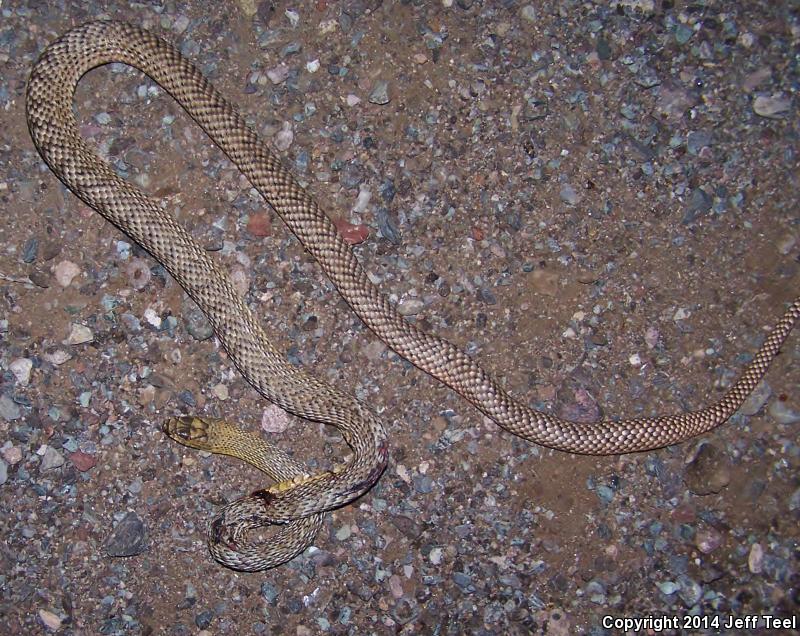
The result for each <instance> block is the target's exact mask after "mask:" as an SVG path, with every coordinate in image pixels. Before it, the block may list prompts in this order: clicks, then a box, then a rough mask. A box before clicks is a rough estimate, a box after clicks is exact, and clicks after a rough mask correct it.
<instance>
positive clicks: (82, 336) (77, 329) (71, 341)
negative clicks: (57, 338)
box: [61, 322, 94, 345]
mask: <svg viewBox="0 0 800 636" xmlns="http://www.w3.org/2000/svg"><path fill="white" fill-rule="evenodd" d="M92 340H94V334H93V333H92V330H91V329H89V327H86V326H84V325H79V324H78V323H76V322H73V323H72V326H71V327H70V332H69V336H67V339H66V340H64V341H63V342H62V343H61V344H66V345H79V344H84V343H86V342H91V341H92Z"/></svg>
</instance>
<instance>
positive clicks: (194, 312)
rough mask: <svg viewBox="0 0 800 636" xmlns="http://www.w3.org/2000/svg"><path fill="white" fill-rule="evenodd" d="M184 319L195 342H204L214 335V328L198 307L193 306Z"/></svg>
mask: <svg viewBox="0 0 800 636" xmlns="http://www.w3.org/2000/svg"><path fill="white" fill-rule="evenodd" d="M183 319H184V320H185V321H186V331H188V332H189V335H190V336H192V338H194V339H195V340H199V341H201V342H202V341H203V340H208V339H209V338H210V337H211V336H213V335H214V328H213V327H212V326H211V323H210V322H209V321H208V318H206V316H205V314H204V313H203V312H202V311H200V309H199V308H198V307H197V306H193V307H192V308H191V309H190V310H189V311H188V312H185V313H184V316H183Z"/></svg>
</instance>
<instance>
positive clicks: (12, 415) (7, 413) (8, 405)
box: [0, 395, 22, 422]
mask: <svg viewBox="0 0 800 636" xmlns="http://www.w3.org/2000/svg"><path fill="white" fill-rule="evenodd" d="M0 417H2V418H3V419H4V420H5V421H6V422H12V421H14V420H18V419H19V418H20V417H22V413H21V411H20V409H19V406H18V405H17V403H16V402H14V400H12V399H11V398H10V397H8V396H7V395H2V396H0Z"/></svg>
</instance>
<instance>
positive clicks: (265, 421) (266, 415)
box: [261, 404, 289, 433]
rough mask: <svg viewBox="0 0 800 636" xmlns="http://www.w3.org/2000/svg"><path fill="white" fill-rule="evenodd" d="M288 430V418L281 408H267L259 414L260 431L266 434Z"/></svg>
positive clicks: (273, 406)
mask: <svg viewBox="0 0 800 636" xmlns="http://www.w3.org/2000/svg"><path fill="white" fill-rule="evenodd" d="M287 428H289V416H288V415H286V411H284V410H283V409H282V408H281V407H279V406H275V405H274V404H273V405H272V406H268V407H267V408H265V409H264V412H263V413H262V414H261V430H263V431H264V432H266V433H283V432H284V431H285V430H286V429H287Z"/></svg>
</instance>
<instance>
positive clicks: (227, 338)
mask: <svg viewBox="0 0 800 636" xmlns="http://www.w3.org/2000/svg"><path fill="white" fill-rule="evenodd" d="M110 62H121V63H125V64H129V65H131V66H133V67H136V68H138V69H139V70H141V71H143V72H144V73H146V74H147V75H149V76H150V77H151V78H152V79H153V80H154V81H156V82H157V83H158V84H159V85H161V86H162V87H163V88H164V89H165V90H166V91H167V92H169V93H170V94H171V95H172V96H173V97H174V98H175V100H176V101H177V102H178V103H179V104H180V105H181V106H182V107H183V108H184V109H185V110H186V111H187V112H188V113H189V115H190V116H191V117H192V118H193V119H194V120H195V121H197V123H198V124H199V125H200V126H201V127H202V128H203V129H204V130H205V131H206V132H207V133H208V135H209V136H210V137H211V139H213V140H214V142H215V143H216V144H217V145H218V146H219V147H220V148H221V149H222V150H223V151H224V152H225V153H226V154H227V155H228V157H230V159H231V160H232V161H233V162H234V163H235V164H236V165H237V166H238V167H239V169H240V170H241V171H242V172H243V173H244V174H245V175H246V176H247V178H248V179H249V180H250V182H251V183H252V184H253V186H254V187H256V188H257V189H258V191H259V192H260V193H261V194H262V195H263V196H264V198H265V199H266V200H267V201H268V202H269V203H270V204H271V205H272V207H273V208H274V209H275V210H276V211H277V212H278V214H280V216H281V217H282V218H283V220H284V221H285V222H286V224H287V225H288V226H289V227H290V228H291V230H292V231H293V232H294V233H295V234H296V235H297V237H298V238H299V239H300V240H301V241H302V243H303V245H304V246H305V247H306V248H307V249H308V250H309V251H310V252H311V253H312V254H313V255H314V256H315V257H316V259H317V260H318V261H319V263H320V265H321V266H322V267H323V269H324V270H325V272H326V274H327V275H328V276H329V277H330V279H331V280H332V281H333V282H334V284H335V285H336V287H337V288H338V289H339V291H340V293H341V294H342V296H343V297H344V298H345V300H346V301H347V302H348V303H349V304H350V306H351V307H352V308H353V310H354V311H355V312H356V313H357V314H358V315H359V316H360V317H361V319H362V320H363V321H364V322H365V323H366V324H367V325H368V326H369V327H370V328H371V329H372V330H373V331H374V332H375V333H376V334H377V335H378V337H379V338H380V339H381V340H383V341H384V342H385V343H386V344H387V345H389V346H390V347H391V348H392V349H394V350H395V351H396V352H397V353H399V354H400V355H401V356H403V357H405V358H406V359H408V360H409V361H411V362H412V363H413V364H415V365H416V366H417V367H419V368H420V369H423V370H424V371H426V372H427V373H429V374H431V375H432V376H434V377H435V378H437V379H438V380H440V381H441V382H443V383H444V384H446V385H448V386H449V387H451V388H452V389H454V390H455V391H457V392H458V393H459V394H461V395H462V396H463V397H464V398H465V399H466V400H468V401H469V402H471V403H472V404H473V405H474V406H475V407H476V408H478V409H479V410H480V411H481V412H482V413H484V414H486V415H487V416H488V417H490V418H491V419H492V420H494V421H495V422H497V424H498V425H500V426H502V427H503V428H504V429H506V430H507V431H509V432H511V433H513V434H515V435H518V436H520V437H522V438H524V439H526V440H529V441H531V442H533V443H536V444H541V445H543V446H548V447H550V448H555V449H558V450H562V451H567V452H570V453H586V454H616V453H629V452H633V451H644V450H648V449H654V448H658V447H661V446H667V445H670V444H675V443H676V442H680V441H682V440H685V439H687V438H689V437H693V436H695V435H698V434H701V433H704V432H706V431H708V430H710V429H712V428H714V427H716V426H718V425H719V424H721V423H722V422H724V421H725V420H727V419H728V418H729V417H730V416H731V415H732V414H733V413H734V412H735V411H736V410H737V408H739V406H740V405H741V404H742V402H743V401H744V399H745V398H746V397H747V396H748V394H749V393H750V392H751V391H752V390H753V388H754V387H755V386H756V384H757V383H758V381H759V379H760V378H761V377H762V375H763V374H764V372H765V371H766V369H767V367H768V365H769V363H770V361H771V360H772V359H773V358H774V356H775V355H776V354H777V353H778V350H779V348H780V346H781V344H782V343H783V341H784V340H785V338H786V337H787V336H788V334H789V333H790V331H791V330H792V327H793V325H794V323H795V321H796V320H797V318H798V316H799V315H800V299H798V300H795V301H794V303H792V304H791V306H790V307H789V309H788V311H787V312H786V313H785V315H784V316H783V318H781V320H780V321H779V322H778V324H777V326H776V327H775V328H774V329H773V330H772V332H771V333H770V334H769V336H768V337H767V339H766V340H765V342H764V344H763V345H762V347H761V349H760V350H759V351H758V353H757V354H756V355H755V357H754V359H753V360H752V362H751V363H750V364H749V365H748V366H747V368H746V369H745V371H744V373H743V374H742V376H741V378H740V379H739V380H738V381H737V382H736V383H735V384H734V385H733V386H732V387H731V388H730V389H729V390H728V391H727V392H726V393H725V394H724V395H723V396H722V398H721V399H720V400H718V401H717V402H716V403H714V404H712V405H710V406H708V407H706V408H704V409H702V410H699V411H696V412H691V413H682V414H679V415H668V416H663V417H649V418H636V419H629V420H621V421H612V420H606V421H604V422H601V423H595V424H584V423H576V422H569V421H564V420H560V419H558V418H555V417H553V416H552V415H549V414H546V413H541V412H538V411H535V410H532V409H530V408H528V407H527V406H525V405H524V404H521V403H519V402H517V401H515V400H514V399H513V398H512V397H510V396H509V395H508V394H507V393H506V392H505V391H504V390H503V389H502V388H501V387H500V386H499V384H497V382H495V380H493V379H492V378H491V377H490V376H489V375H488V374H487V373H486V372H485V371H484V370H483V369H482V368H481V367H480V366H478V364H477V363H476V362H475V361H473V360H472V359H470V358H469V357H468V356H467V355H466V354H464V353H462V352H461V351H460V350H459V349H457V348H456V347H455V346H453V345H452V344H450V343H448V342H446V341H444V340H442V339H441V338H438V337H436V336H432V335H429V334H426V333H424V332H422V331H421V330H420V329H419V328H418V327H416V326H414V325H412V324H410V323H408V322H407V321H406V320H405V319H404V318H402V317H401V316H400V315H399V314H398V312H397V310H396V309H395V308H394V307H393V306H392V305H391V304H390V303H389V302H388V300H387V299H386V297H384V296H383V295H382V294H381V293H380V292H379V291H378V290H377V289H376V288H375V287H374V285H373V284H372V283H370V281H369V279H368V278H367V275H366V273H365V271H364V269H363V268H362V267H361V265H360V264H359V263H358V261H357V260H356V257H355V255H354V253H353V251H352V249H351V248H350V247H349V246H348V245H347V244H346V243H345V241H344V240H343V239H342V238H341V236H340V235H339V234H338V232H337V230H336V229H335V227H334V225H333V223H332V222H331V221H330V220H329V218H328V217H327V216H326V215H325V213H324V212H323V211H322V210H321V209H320V208H319V206H318V205H317V203H316V202H315V201H314V199H313V198H311V196H310V195H309V194H308V193H307V192H306V191H305V190H304V189H303V188H302V187H301V186H300V185H299V184H298V183H297V182H296V181H295V179H294V178H293V177H292V176H291V174H290V173H289V172H288V171H287V170H286V169H285V168H284V167H283V166H282V165H281V162H280V160H279V159H278V158H277V157H276V156H275V154H274V153H273V151H272V150H270V148H269V147H268V146H267V145H266V144H264V143H263V142H262V141H260V140H259V139H258V137H257V136H256V134H255V133H254V132H253V131H252V130H251V129H250V128H249V127H248V126H247V125H246V124H245V122H244V119H243V118H242V117H241V116H240V115H239V114H238V113H237V112H236V111H235V110H234V108H233V107H232V106H231V105H230V104H229V103H228V102H227V101H225V100H224V99H223V97H222V96H221V95H220V94H219V93H218V92H217V91H216V90H215V89H214V88H213V87H212V86H211V85H210V84H209V82H208V81H207V80H206V79H205V78H204V77H203V76H202V75H201V73H200V72H199V71H198V70H197V69H196V68H195V67H194V66H193V65H192V64H191V63H190V62H188V61H187V60H186V59H184V58H183V57H182V56H181V54H180V53H179V52H178V51H177V50H176V49H175V48H173V47H172V46H170V45H169V44H166V43H165V42H163V41H162V40H160V39H158V38H157V37H156V36H154V35H152V34H150V33H148V32H146V31H143V30H141V29H139V28H136V27H133V26H130V25H127V24H124V23H119V22H110V21H99V22H90V23H87V24H84V25H83V26H80V27H78V28H75V29H73V30H71V31H69V32H68V33H66V34H65V35H64V36H62V37H61V38H60V39H59V40H58V41H56V42H54V43H53V44H51V45H50V46H49V47H48V48H47V49H46V50H45V51H44V53H43V54H42V55H41V57H40V58H39V60H38V62H37V63H36V65H35V66H34V68H33V71H32V73H31V78H30V82H29V84H28V91H27V117H28V126H29V128H30V132H31V136H32V137H33V140H34V143H35V144H36V147H37V148H38V150H39V152H40V153H41V155H42V157H43V158H44V160H45V162H46V163H47V165H48V166H50V168H51V169H52V170H53V172H55V173H56V175H58V178H59V179H61V181H63V182H64V183H65V184H66V185H67V187H68V188H69V189H70V190H72V192H74V193H75V194H76V195H77V196H78V197H80V198H81V199H82V200H83V201H85V202H86V203H87V204H88V205H90V206H91V207H92V208H94V209H95V210H97V211H98V212H99V213H100V214H102V215H103V216H104V217H105V218H106V219H107V220H109V221H110V222H111V223H113V224H114V225H116V226H117V227H118V228H120V229H121V230H122V231H123V232H125V233H126V234H127V235H128V236H130V237H131V238H132V239H133V240H134V241H136V242H137V243H138V244H139V245H141V246H142V247H143V248H144V249H146V250H147V251H148V252H149V253H150V254H152V255H153V257H154V258H155V259H156V260H158V261H159V262H160V263H161V264H162V265H163V266H164V267H165V268H166V269H167V270H168V271H169V272H170V274H171V275H172V276H173V277H174V278H175V280H177V281H178V282H179V283H180V284H181V286H182V287H183V288H184V289H185V290H186V293H187V294H188V295H189V296H190V297H191V298H192V299H194V301H195V302H196V303H197V304H198V306H199V307H200V308H201V309H202V310H203V312H204V313H205V315H206V316H207V317H208V319H209V320H210V322H211V324H212V325H213V328H214V332H215V334H216V336H217V338H218V339H219V341H220V343H221V344H222V346H223V347H224V348H225V350H226V351H227V353H228V354H229V356H230V358H231V360H232V361H233V362H234V364H235V365H236V367H237V368H238V369H239V371H241V373H242V374H243V375H244V377H245V378H247V380H248V381H249V382H250V383H251V384H252V385H253V386H254V387H255V388H256V390H257V391H259V392H260V393H261V394H262V395H263V396H264V397H265V398H267V399H268V400H270V401H271V402H274V403H275V404H278V405H279V406H281V407H282V408H284V409H286V410H288V411H290V412H292V413H294V414H296V415H298V416H300V417H303V418H307V419H310V420H315V421H319V422H325V423H327V424H331V425H333V426H336V427H337V428H338V429H339V430H340V431H341V433H342V435H343V437H344V439H345V441H346V442H347V444H348V445H349V446H350V448H351V449H352V451H353V455H352V458H351V459H350V460H349V461H348V462H347V463H346V464H343V465H341V466H338V467H337V468H336V469H335V470H333V471H329V472H323V473H319V474H316V475H313V476H305V474H304V469H303V467H302V466H301V465H300V464H298V463H297V462H296V461H294V460H293V459H292V458H291V457H289V456H288V455H286V453H283V452H282V451H280V450H279V449H276V448H275V447H273V446H272V445H271V444H269V443H268V442H266V441H264V440H260V439H259V438H257V437H256V436H253V435H250V434H247V433H242V432H240V431H239V430H238V429H236V428H235V427H232V426H230V425H227V424H225V423H222V422H217V421H213V420H202V419H193V418H178V419H174V420H170V422H169V423H168V425H167V430H168V432H169V433H170V434H171V435H172V436H173V437H176V438H178V439H180V440H182V441H183V443H185V444H187V445H191V446H196V447H200V448H207V449H212V450H215V451H216V452H224V453H227V454H232V455H236V456H238V457H241V458H242V459H245V460H246V461H250V462H251V463H253V464H255V465H256V466H258V467H259V468H261V469H262V470H264V471H265V472H267V473H268V474H269V475H270V477H272V478H273V479H274V480H276V481H278V482H281V483H280V484H278V485H276V486H273V487H270V488H267V489H264V490H260V491H257V492H256V493H253V494H252V495H250V496H249V497H246V498H244V499H240V500H238V501H235V502H233V503H231V504H229V505H228V506H227V507H226V508H224V509H223V511H222V512H221V514H220V515H219V516H218V517H217V518H216V519H215V520H214V521H213V522H212V524H211V527H210V530H209V545H210V547H211V550H212V552H213V554H214V556H215V557H216V558H217V559H218V560H220V561H221V562H222V563H224V564H226V565H228V566H230V567H234V568H238V569H244V570H257V569H262V568H266V567H272V566H275V565H278V564H280V563H282V562H285V561H286V560H288V559H291V558H292V557H294V556H295V555H297V554H298V553H299V552H300V551H302V550H303V549H304V547H306V546H307V545H308V544H309V543H310V542H311V541H312V540H313V538H314V534H315V533H316V531H317V529H318V528H319V525H320V519H321V513H324V512H325V511H328V510H331V509H333V508H336V507H338V506H342V505H344V504H346V503H347V502H349V501H351V500H353V499H354V498H356V497H357V496H359V495H360V494H362V493H364V492H365V491H366V490H368V489H369V488H370V487H371V486H372V485H373V484H374V483H375V481H376V480H377V479H378V478H379V477H380V475H381V473H382V472H383V470H384V469H385V467H386V463H387V459H388V450H387V448H388V446H387V441H386V435H385V432H384V429H383V427H382V425H381V423H380V422H379V421H378V419H377V418H376V416H375V415H374V414H373V413H372V411H371V410H370V409H369V407H367V406H366V405H364V404H362V403H361V402H359V401H358V400H356V399H355V398H354V397H351V396H348V395H345V394H343V393H342V392H340V391H339V390H338V389H336V388H334V387H332V386H329V385H328V384H325V383H323V382H321V381H320V380H318V379H316V378H314V377H313V376H312V375H310V374H309V373H307V372H306V371H304V370H302V369H300V368H298V367H295V366H293V365H291V364H290V363H289V362H288V361H286V360H285V358H284V356H283V355H282V354H281V353H280V352H279V351H277V350H276V348H275V347H273V346H272V345H271V344H270V343H269V341H268V339H267V338H266V336H265V335H264V333H263V332H262V329H261V327H260V326H259V324H258V321H257V320H256V319H255V317H254V316H253V314H252V312H251V311H250V310H249V309H248V307H247V306H246V304H245V303H244V301H243V300H242V299H241V298H240V297H239V296H238V295H237V293H236V292H235V291H234V287H233V285H232V283H231V282H230V281H229V279H228V277H227V276H226V275H225V274H223V273H222V271H221V270H220V269H219V267H218V265H217V264H215V262H214V261H213V260H212V259H211V258H209V256H208V255H207V253H206V252H205V250H203V248H201V247H200V246H199V245H198V244H197V243H196V242H195V241H194V240H193V239H192V238H191V237H190V236H189V235H188V234H187V232H186V231H185V230H184V229H182V228H181V227H180V226H179V225H178V224H177V223H176V221H175V220H174V218H173V217H172V216H171V215H170V214H169V213H168V212H166V211H165V210H164V209H163V208H162V206H161V204H160V203H159V201H157V200H155V199H153V198H150V197H148V196H146V195H145V194H143V193H142V192H140V191H139V190H138V189H136V188H135V187H133V186H132V185H131V184H129V183H127V182H126V181H124V180H123V179H121V178H120V177H119V176H118V175H117V174H116V173H115V172H114V171H113V170H112V169H111V168H110V167H109V165H108V164H107V163H106V162H105V161H103V160H101V159H100V158H99V157H98V156H97V154H96V153H95V151H94V150H93V149H92V148H91V147H90V146H89V145H88V144H87V143H86V142H84V140H83V139H81V137H80V134H79V132H78V127H77V124H76V121H75V116H74V114H73V102H74V92H75V88H76V86H77V84H78V81H79V80H80V78H81V77H82V76H83V75H84V74H85V73H86V72H87V71H89V70H90V69H92V68H94V67H96V66H100V65H102V64H107V63H110ZM298 475H299V477H296V476H298ZM293 477H296V478H295V479H293ZM263 525H277V528H276V534H275V535H274V536H271V538H270V541H269V542H268V543H267V544H258V543H257V542H248V540H247V538H246V536H245V533H246V532H247V530H248V529H251V528H254V527H257V526H263Z"/></svg>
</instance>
